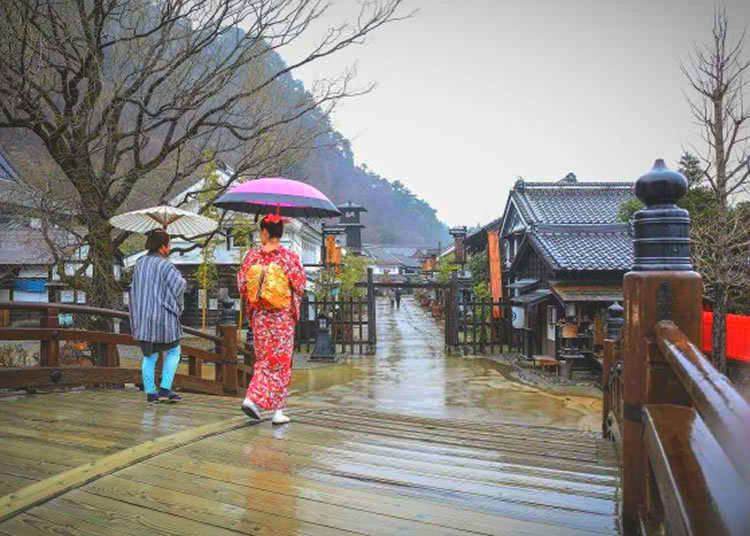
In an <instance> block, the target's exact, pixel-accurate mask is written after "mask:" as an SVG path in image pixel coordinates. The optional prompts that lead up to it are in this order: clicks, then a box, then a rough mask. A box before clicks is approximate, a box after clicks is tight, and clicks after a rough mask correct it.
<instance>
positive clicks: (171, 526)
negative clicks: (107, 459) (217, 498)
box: [0, 490, 237, 536]
mask: <svg viewBox="0 0 750 536" xmlns="http://www.w3.org/2000/svg"><path fill="white" fill-rule="evenodd" d="M24 515H25V514H21V515H19V516H17V517H15V518H13V519H12V520H11V521H10V522H8V523H11V522H13V521H15V520H16V519H19V518H23V517H24ZM29 515H33V517H34V518H37V519H43V520H45V521H47V522H49V523H60V524H64V525H65V527H66V528H68V530H71V533H72V534H77V533H76V532H72V531H80V530H89V531H94V532H93V533H92V534H96V535H97V536H102V535H103V534H116V535H118V536H119V535H128V536H144V535H149V536H151V535H155V536H162V535H163V536H178V535H188V534H190V535H203V534H210V535H211V536H214V535H216V536H236V535H237V532H235V531H229V530H226V529H222V528H220V527H217V526H215V525H206V524H203V523H197V522H195V521H192V520H190V519H185V518H183V517H179V516H175V515H170V514H167V513H162V512H157V511H155V510H148V509H146V508H143V507H140V506H136V505H133V504H128V503H125V502H121V501H117V500H112V499H108V498H106V497H100V496H98V495H93V494H91V493H86V492H84V491H82V490H75V491H72V492H70V493H67V494H66V495H64V496H63V497H59V498H57V499H54V500H52V501H50V502H48V503H45V504H42V505H40V506H37V507H35V508H33V509H32V510H31V511H30V512H29ZM4 526H5V524H0V530H2V529H3V527H4ZM61 533H62V534H66V533H64V532H56V533H54V534H55V535H56V536H58V535H59V534H61ZM85 534H88V533H85Z"/></svg>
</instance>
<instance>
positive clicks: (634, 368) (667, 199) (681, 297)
mask: <svg viewBox="0 0 750 536" xmlns="http://www.w3.org/2000/svg"><path fill="white" fill-rule="evenodd" d="M686 191H687V180H686V179H685V177H684V176H682V175H681V174H680V173H676V172H673V171H670V170H668V169H667V168H666V166H665V165H664V161H663V160H657V161H656V163H655V165H654V168H653V169H652V170H651V171H650V172H649V173H647V174H646V175H644V176H642V177H641V178H640V179H638V181H637V183H636V186H635V194H636V196H637V197H638V198H639V199H640V200H641V201H643V203H644V204H645V205H646V208H645V209H643V210H640V211H638V212H636V214H635V216H634V240H633V250H634V260H633V267H632V271H631V272H629V273H627V274H626V275H625V279H624V285H623V286H624V288H623V290H624V295H625V329H624V333H623V361H624V389H625V392H624V395H623V398H624V408H623V417H624V424H623V434H624V437H623V525H624V529H625V533H626V534H631V533H634V531H635V530H636V527H637V526H638V520H639V508H641V506H642V505H644V501H645V498H646V495H645V492H646V485H647V482H648V463H647V458H646V452H645V448H644V443H643V430H644V426H643V422H642V411H641V410H642V408H643V406H644V404H647V403H649V402H652V401H654V400H656V399H657V397H658V399H661V398H663V397H662V396H661V395H659V394H658V393H659V390H660V388H661V387H664V386H659V385H656V382H658V381H659V380H658V374H656V375H655V374H654V371H651V370H650V368H652V367H653V368H659V367H661V365H660V364H659V363H658V362H655V361H654V358H653V353H652V349H653V336H654V327H655V325H656V323H657V322H658V321H660V320H665V319H668V320H673V321H674V322H675V323H676V324H677V325H678V326H679V327H680V328H681V329H682V330H683V331H684V333H685V334H686V335H687V336H688V337H689V338H690V339H691V340H692V341H693V342H694V343H696V344H698V345H699V344H700V336H701V321H702V313H701V308H702V299H703V283H702V280H701V277H700V275H699V274H697V273H696V272H694V271H693V267H692V264H691V263H690V239H689V227H690V216H689V214H688V213H687V211H686V210H683V209H680V208H678V207H677V206H676V202H677V200H678V199H679V198H680V197H682V196H683V195H684V194H685V192H686ZM649 378H650V379H651V383H652V385H650V386H649Z"/></svg>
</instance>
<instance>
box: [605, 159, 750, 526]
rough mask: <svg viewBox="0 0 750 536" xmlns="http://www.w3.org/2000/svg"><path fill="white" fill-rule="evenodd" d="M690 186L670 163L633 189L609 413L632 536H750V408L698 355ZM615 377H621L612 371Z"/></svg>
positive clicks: (612, 344)
mask: <svg viewBox="0 0 750 536" xmlns="http://www.w3.org/2000/svg"><path fill="white" fill-rule="evenodd" d="M686 189H687V181H686V180H685V178H684V177H682V176H681V175H679V174H676V173H673V172H671V171H669V170H667V169H666V168H665V167H664V166H663V162H659V161H657V165H656V166H655V167H654V169H652V170H651V172H650V173H648V174H647V175H644V176H643V177H641V178H640V179H639V180H638V182H637V183H636V188H635V191H636V195H638V197H639V198H640V199H641V200H642V201H643V202H644V203H645V205H646V208H645V209H643V210H641V211H639V212H637V213H636V214H635V217H634V236H635V238H634V262H633V268H632V271H631V272H629V273H627V274H626V275H625V278H624V288H623V290H624V297H625V304H624V306H625V307H624V327H623V332H622V340H621V346H622V361H621V362H622V383H621V384H620V383H619V379H618V378H617V377H618V374H617V373H616V371H617V363H618V349H617V347H618V344H620V342H617V340H616V339H610V340H609V341H608V342H607V343H606V345H605V348H606V350H607V354H608V357H607V361H606V362H607V364H608V365H609V367H605V370H606V371H607V372H608V376H609V377H608V378H607V382H608V385H609V386H610V390H609V392H608V393H605V398H604V405H605V406H608V407H607V413H606V414H605V415H606V416H613V415H614V416H616V420H618V423H617V425H616V426H610V427H609V429H607V422H606V416H605V423H604V426H605V432H606V431H609V432H611V433H613V435H617V433H619V434H620V436H621V439H622V441H621V449H620V452H621V456H622V463H623V471H622V478H623V504H622V515H623V528H624V534H625V535H631V534H632V535H635V534H642V535H646V534H670V535H672V534H677V535H699V534H711V535H724V534H726V535H736V536H740V535H747V534H750V507H749V506H750V463H749V462H748V460H750V458H748V454H747V452H748V449H750V405H748V403H747V401H746V400H745V399H744V398H743V397H742V396H741V395H740V394H739V393H738V392H737V391H736V390H735V389H734V387H733V386H732V385H731V383H730V382H729V380H728V379H727V378H726V377H725V376H724V375H722V374H721V373H719V371H717V370H716V369H715V368H714V367H713V365H712V364H711V363H710V362H709V360H708V359H706V357H705V356H703V354H702V353H701V352H700V350H699V349H698V348H699V347H700V342H701V330H702V316H703V314H702V302H703V282H702V279H701V276H700V275H699V274H698V273H696V272H694V271H693V270H692V265H691V263H690V249H689V244H690V243H689V223H690V219H689V215H688V214H687V211H685V210H683V209H680V208H678V207H677V206H676V204H675V202H676V201H677V199H679V197H680V196H681V195H682V194H683V193H684V192H685V191H686ZM612 371H615V372H612Z"/></svg>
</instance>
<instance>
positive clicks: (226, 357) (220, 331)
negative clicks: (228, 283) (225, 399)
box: [216, 297, 238, 394]
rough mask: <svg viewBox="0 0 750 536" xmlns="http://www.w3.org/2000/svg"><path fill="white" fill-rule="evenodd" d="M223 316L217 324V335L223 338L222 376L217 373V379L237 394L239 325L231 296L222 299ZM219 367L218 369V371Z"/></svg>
mask: <svg viewBox="0 0 750 536" xmlns="http://www.w3.org/2000/svg"><path fill="white" fill-rule="evenodd" d="M220 303H221V316H220V317H219V325H218V326H216V335H217V336H218V337H220V338H221V345H220V348H219V350H220V353H221V360H222V363H221V367H220V370H221V374H220V376H221V378H219V374H217V378H216V379H217V380H220V381H221V382H222V384H223V387H224V392H225V393H230V394H236V393H237V392H238V382H237V325H236V324H235V320H236V318H237V317H236V316H235V314H234V311H233V310H232V309H233V307H234V302H233V301H232V300H231V299H229V297H224V298H223V299H222V300H221V302H220ZM218 372H219V369H217V373H218Z"/></svg>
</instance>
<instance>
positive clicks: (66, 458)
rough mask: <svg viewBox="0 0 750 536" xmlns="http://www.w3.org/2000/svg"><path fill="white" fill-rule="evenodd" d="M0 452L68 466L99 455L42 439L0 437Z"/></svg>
mask: <svg viewBox="0 0 750 536" xmlns="http://www.w3.org/2000/svg"><path fill="white" fill-rule="evenodd" d="M0 454H2V455H3V456H4V455H6V454H9V455H11V456H18V457H19V458H25V459H27V460H39V461H43V462H51V463H59V464H61V465H67V466H70V467H77V466H79V465H82V464H86V463H89V462H91V461H93V460H95V459H96V458H97V456H99V455H101V454H100V453H97V452H92V451H90V450H86V449H85V448H74V447H71V446H68V445H49V444H46V443H45V442H43V441H37V440H33V439H15V438H10V437H7V436H5V437H2V441H0Z"/></svg>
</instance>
